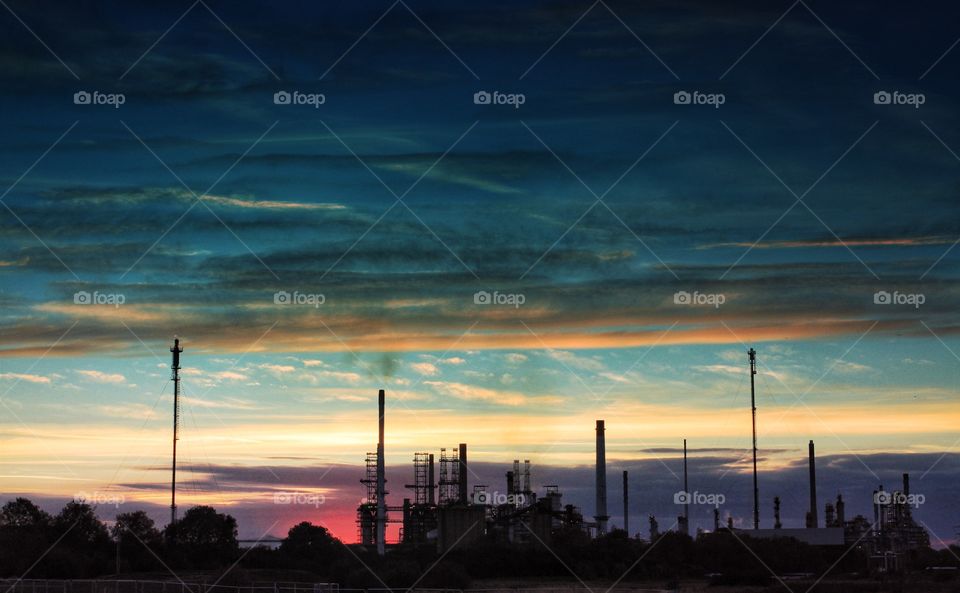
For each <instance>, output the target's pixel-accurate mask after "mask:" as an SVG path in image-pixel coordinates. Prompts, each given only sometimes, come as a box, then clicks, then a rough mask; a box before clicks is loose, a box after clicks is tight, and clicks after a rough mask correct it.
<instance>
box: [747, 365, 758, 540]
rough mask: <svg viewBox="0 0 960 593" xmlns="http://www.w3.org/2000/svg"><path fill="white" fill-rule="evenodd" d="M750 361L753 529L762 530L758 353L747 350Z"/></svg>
mask: <svg viewBox="0 0 960 593" xmlns="http://www.w3.org/2000/svg"><path fill="white" fill-rule="evenodd" d="M747 356H748V357H749V359H750V414H751V420H750V421H751V424H752V425H753V528H754V529H760V486H759V485H758V484H757V398H756V390H755V387H754V377H755V376H756V374H757V351H756V350H754V349H753V348H751V349H750V350H747Z"/></svg>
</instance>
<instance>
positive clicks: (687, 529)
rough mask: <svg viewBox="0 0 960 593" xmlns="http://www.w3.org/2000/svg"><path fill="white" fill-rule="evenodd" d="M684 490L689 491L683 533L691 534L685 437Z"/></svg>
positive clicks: (685, 440)
mask: <svg viewBox="0 0 960 593" xmlns="http://www.w3.org/2000/svg"><path fill="white" fill-rule="evenodd" d="M683 491H684V492H686V493H687V496H686V497H685V498H684V501H685V502H684V503H683V533H684V534H686V535H690V502H689V501H690V489H689V487H688V486H687V439H683Z"/></svg>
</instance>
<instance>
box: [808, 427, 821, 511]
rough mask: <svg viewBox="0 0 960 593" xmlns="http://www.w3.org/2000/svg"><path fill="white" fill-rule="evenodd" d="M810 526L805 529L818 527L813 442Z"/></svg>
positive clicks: (811, 449)
mask: <svg viewBox="0 0 960 593" xmlns="http://www.w3.org/2000/svg"><path fill="white" fill-rule="evenodd" d="M809 448H810V524H809V525H807V527H812V528H814V529H816V528H817V527H819V526H820V525H819V523H820V521H819V519H818V518H817V462H816V456H815V453H814V450H813V441H810V445H809Z"/></svg>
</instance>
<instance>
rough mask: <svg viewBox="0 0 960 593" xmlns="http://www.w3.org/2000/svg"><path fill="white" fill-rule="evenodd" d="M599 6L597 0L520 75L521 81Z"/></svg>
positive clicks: (598, 0)
mask: <svg viewBox="0 0 960 593" xmlns="http://www.w3.org/2000/svg"><path fill="white" fill-rule="evenodd" d="M597 4H600V0H596V1H595V2H594V3H593V4H591V5H590V8H588V9H586V10H585V11H584V12H583V14H581V15H580V18H578V19H577V20H575V21H574V22H573V24H572V25H570V26H569V27H567V30H566V31H564V32H563V34H562V35H560V37H559V38H557V40H556V41H554V42H553V44H552V45H550V47H548V48H547V51H545V52H543V53H542V54H540V57H539V58H537V59H536V60H534V62H533V63H532V64H530V67H529V68H527V69H526V70H525V71H524V72H523V74H521V75H520V79H519V80H523V79H524V78H525V77H526V76H527V74H530V71H531V70H533V69H534V68H535V67H536V65H537V64H539V63H540V61H541V60H543V58H545V57H547V54H548V53H550V52H551V51H553V48H555V47H556V46H557V44H558V43H560V42H561V41H563V38H564V37H566V36H567V35H569V34H570V31H573V28H574V27H576V26H577V25H578V24H579V23H580V21H582V20H583V18H584V17H585V16H587V15H588V14H589V13H590V11H591V10H593V8H594V7H595V6H596V5H597Z"/></svg>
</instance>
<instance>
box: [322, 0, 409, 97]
mask: <svg viewBox="0 0 960 593" xmlns="http://www.w3.org/2000/svg"><path fill="white" fill-rule="evenodd" d="M399 3H400V0H395V2H394V3H393V4H391V5H390V8H388V9H386V10H385V11H383V14H381V15H380V18H378V19H377V20H375V21H373V24H372V25H370V26H369V27H367V30H366V31H364V32H363V34H361V35H360V37H357V40H356V41H354V42H353V43H352V44H350V47H348V48H347V51H345V52H343V53H342V54H340V57H339V58H337V59H336V60H335V61H334V62H333V63H332V64H330V67H329V68H327V69H326V70H325V71H324V72H323V74H321V75H320V80H323V79H324V78H326V76H327V74H330V71H331V70H333V69H334V67H336V65H337V64H339V63H340V60H342V59H343V58H345V57H347V54H349V53H350V52H351V51H353V48H355V47H356V46H357V44H358V43H360V42H361V41H363V38H364V37H366V36H367V35H368V34H369V33H370V31H372V30H373V28H374V27H376V26H377V25H378V24H379V23H380V21H382V20H383V18H384V17H385V16H387V15H388V14H390V11H391V10H393V9H394V7H396V5H397V4H399Z"/></svg>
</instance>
